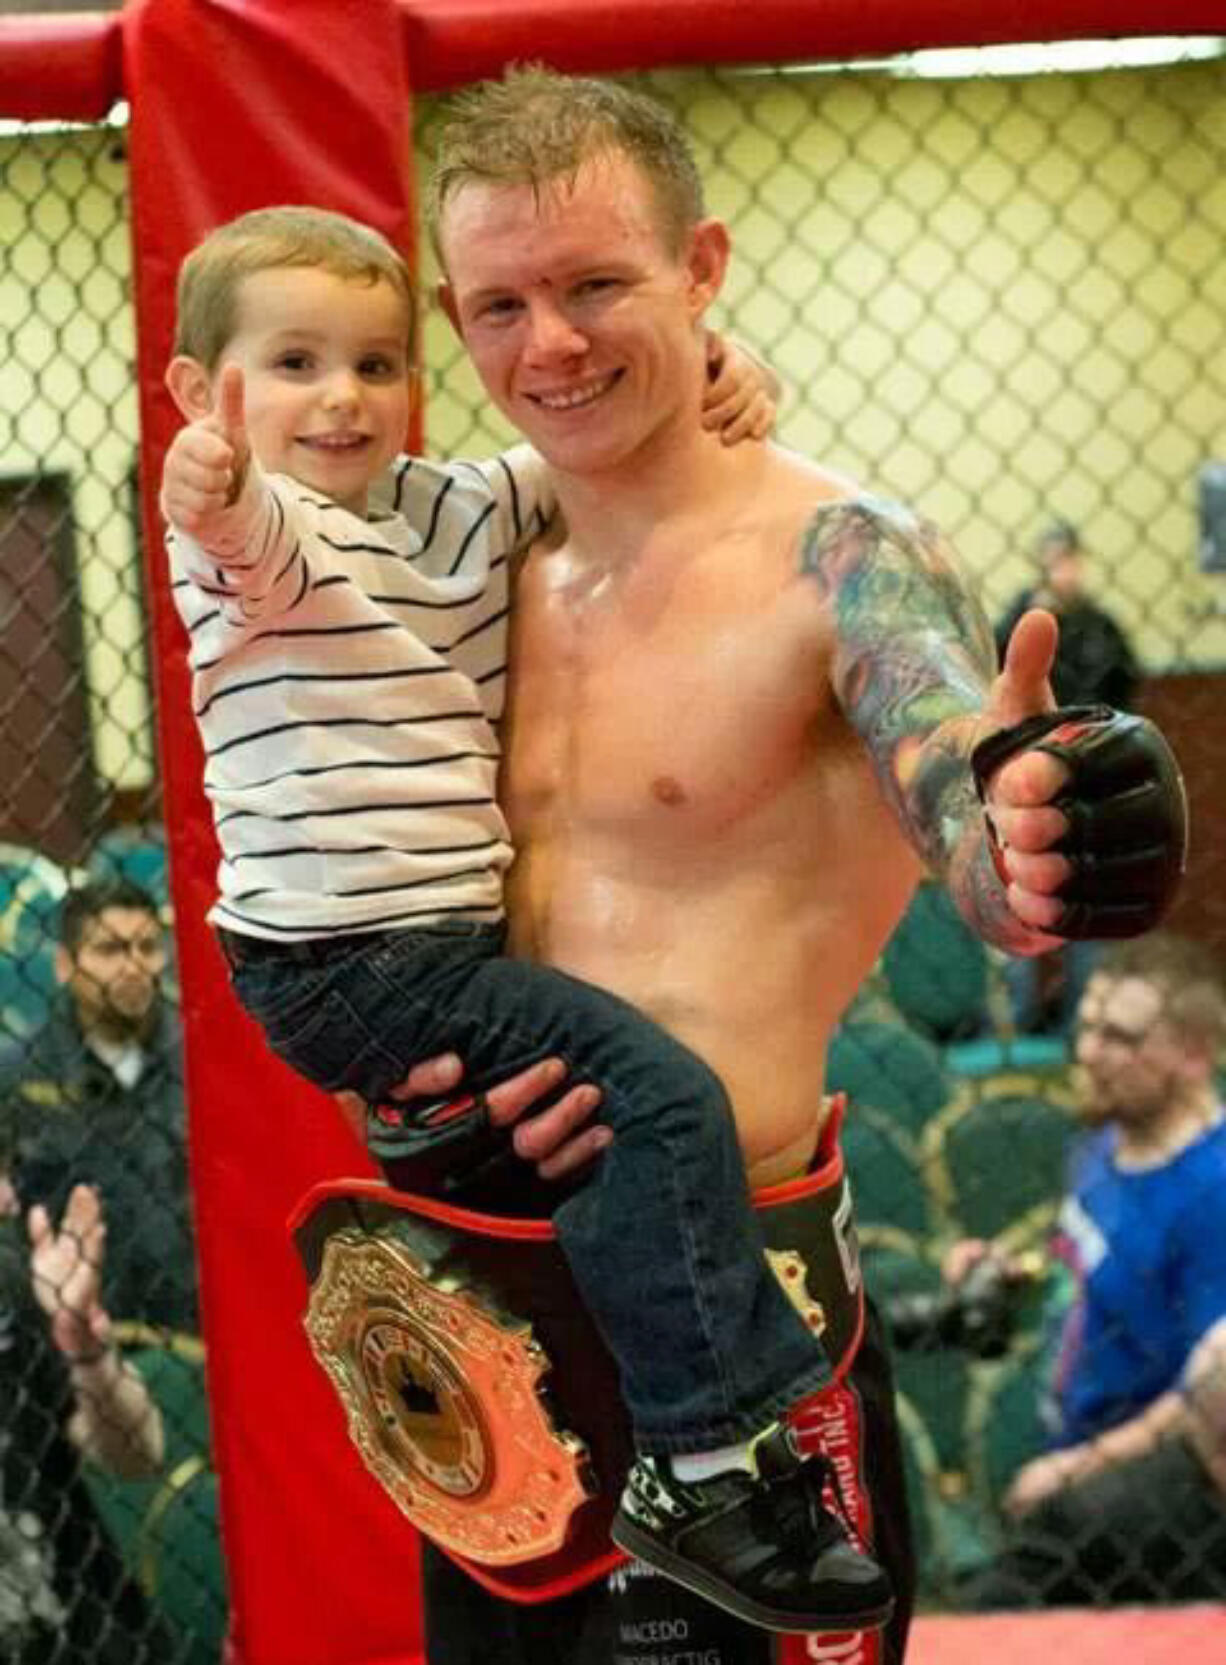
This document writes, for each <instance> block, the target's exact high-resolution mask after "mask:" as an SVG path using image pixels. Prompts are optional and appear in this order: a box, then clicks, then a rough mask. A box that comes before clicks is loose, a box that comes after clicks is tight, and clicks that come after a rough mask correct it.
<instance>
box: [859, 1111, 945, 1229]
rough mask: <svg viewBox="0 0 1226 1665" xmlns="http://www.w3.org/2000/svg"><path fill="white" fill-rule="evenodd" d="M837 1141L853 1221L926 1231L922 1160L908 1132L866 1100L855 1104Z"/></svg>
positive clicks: (926, 1209) (926, 1217) (916, 1145)
mask: <svg viewBox="0 0 1226 1665" xmlns="http://www.w3.org/2000/svg"><path fill="white" fill-rule="evenodd" d="M841 1143H842V1146H843V1156H844V1159H845V1160H846V1163H847V1172H848V1175H849V1176H850V1179H851V1189H852V1195H853V1196H854V1197H855V1201H856V1220H857V1222H858V1224H859V1225H860V1226H862V1227H863V1226H866V1225H881V1226H893V1227H896V1228H898V1229H899V1230H901V1231H906V1232H913V1233H915V1234H917V1235H922V1234H923V1233H925V1232H926V1231H927V1230H928V1228H929V1217H928V1216H929V1209H928V1192H927V1189H926V1187H925V1185H924V1173H923V1158H922V1157H921V1155H920V1148H919V1145H918V1144H917V1143H916V1141H915V1140H914V1139H913V1138H912V1137H911V1135H910V1134H909V1133H908V1132H907V1130H906V1129H905V1128H903V1127H900V1126H899V1125H898V1124H897V1123H896V1122H895V1121H894V1120H893V1119H892V1118H891V1117H890V1116H889V1115H887V1114H886V1113H885V1112H883V1111H881V1110H878V1109H876V1108H875V1107H874V1106H873V1105H871V1104H854V1105H852V1106H851V1107H850V1109H849V1110H848V1112H847V1117H846V1120H845V1121H844V1123H843V1131H842V1136H841Z"/></svg>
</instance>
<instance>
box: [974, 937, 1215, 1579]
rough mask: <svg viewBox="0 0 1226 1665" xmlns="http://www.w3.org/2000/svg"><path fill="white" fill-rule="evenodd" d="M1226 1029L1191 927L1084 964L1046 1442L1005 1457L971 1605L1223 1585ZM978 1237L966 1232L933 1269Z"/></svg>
mask: <svg viewBox="0 0 1226 1665" xmlns="http://www.w3.org/2000/svg"><path fill="white" fill-rule="evenodd" d="M1224 1040H1226V989H1224V988H1223V984H1222V981H1221V977H1220V973H1219V969H1218V967H1217V964H1216V962H1215V960H1214V957H1213V956H1212V955H1211V954H1210V953H1209V952H1208V951H1207V950H1205V949H1203V948H1201V947H1200V946H1199V945H1197V944H1195V943H1191V942H1187V941H1183V940H1181V939H1179V938H1177V937H1174V936H1170V935H1163V934H1155V935H1151V936H1149V937H1144V938H1141V939H1139V940H1137V941H1135V942H1131V943H1128V944H1126V945H1122V946H1120V947H1118V948H1115V949H1113V950H1111V951H1110V952H1109V953H1108V954H1107V955H1106V956H1105V957H1104V959H1103V961H1102V962H1101V964H1100V967H1099V969H1098V971H1097V972H1096V973H1095V975H1094V977H1093V978H1092V979H1091V981H1090V985H1089V988H1088V989H1087V991H1086V994H1085V997H1084V999H1083V1001H1082V1004H1081V1009H1080V1012H1079V1015H1078V1025H1077V1036H1076V1059H1077V1067H1078V1071H1079V1074H1080V1077H1081V1086H1082V1092H1083V1117H1084V1120H1085V1122H1086V1124H1087V1127H1088V1129H1089V1131H1088V1134H1087V1137H1086V1138H1085V1140H1084V1141H1083V1143H1082V1145H1081V1147H1080V1148H1079V1150H1078V1152H1077V1155H1076V1157H1075V1160H1074V1164H1073V1172H1072V1177H1071V1184H1070V1190H1069V1194H1068V1196H1067V1198H1066V1200H1065V1203H1064V1206H1063V1209H1062V1212H1061V1216H1060V1222H1059V1229H1058V1234H1057V1239H1056V1244H1055V1249H1056V1252H1057V1254H1058V1255H1059V1256H1060V1258H1061V1259H1062V1260H1063V1261H1064V1262H1065V1264H1066V1265H1067V1267H1068V1268H1069V1270H1070V1272H1071V1274H1072V1280H1071V1281H1072V1287H1073V1290H1074V1296H1073V1300H1072V1304H1071V1306H1070V1308H1069V1310H1068V1312H1067V1315H1066V1316H1065V1318H1064V1321H1063V1325H1062V1328H1061V1333H1060V1337H1059V1345H1058V1348H1057V1349H1056V1357H1055V1365H1054V1371H1053V1380H1052V1387H1051V1403H1050V1411H1051V1421H1052V1445H1051V1449H1050V1450H1049V1451H1048V1452H1047V1453H1046V1454H1044V1455H1043V1456H1040V1457H1038V1458H1036V1459H1034V1460H1033V1461H1032V1462H1030V1463H1028V1464H1027V1465H1026V1466H1025V1467H1023V1468H1022V1469H1021V1471H1020V1472H1019V1473H1018V1474H1017V1476H1016V1477H1015V1479H1014V1482H1013V1485H1012V1487H1011V1489H1010V1491H1009V1493H1008V1495H1007V1497H1006V1502H1005V1508H1006V1512H1007V1515H1008V1516H1009V1523H1008V1531H1007V1537H1006V1544H1005V1549H1004V1551H1003V1553H1002V1554H1001V1555H1000V1557H999V1558H998V1559H997V1560H996V1561H995V1562H994V1563H993V1564H992V1565H991V1566H989V1567H988V1568H986V1569H985V1570H984V1571H983V1572H982V1573H980V1574H979V1575H977V1576H976V1578H975V1580H974V1581H973V1584H972V1587H971V1589H970V1591H969V1593H968V1605H970V1606H973V1607H977V1608H1001V1607H1029V1606H1040V1605H1068V1604H1081V1603H1093V1604H1104V1603H1115V1602H1157V1601H1194V1600H1204V1599H1218V1600H1222V1599H1226V1211H1224V1210H1223V1206H1222V1197H1223V1195H1224V1194H1226V1120H1224V1117H1223V1106H1222V1103H1221V1099H1220V1097H1219V1094H1218V1090H1217V1087H1216V1084H1215V1063H1216V1061H1217V1058H1218V1055H1219V1053H1220V1049H1221V1047H1222V1044H1223V1041H1224ZM984 1252H990V1251H987V1250H986V1246H985V1245H982V1244H980V1245H969V1246H966V1245H964V1246H960V1247H959V1251H958V1252H957V1254H956V1256H955V1257H954V1260H953V1261H951V1262H950V1263H947V1276H950V1277H952V1278H955V1279H956V1278H958V1277H960V1276H961V1275H962V1274H963V1273H964V1272H965V1270H966V1268H967V1267H968V1266H969V1265H970V1264H972V1263H973V1262H974V1261H975V1259H976V1257H977V1256H978V1255H981V1254H982V1253H984Z"/></svg>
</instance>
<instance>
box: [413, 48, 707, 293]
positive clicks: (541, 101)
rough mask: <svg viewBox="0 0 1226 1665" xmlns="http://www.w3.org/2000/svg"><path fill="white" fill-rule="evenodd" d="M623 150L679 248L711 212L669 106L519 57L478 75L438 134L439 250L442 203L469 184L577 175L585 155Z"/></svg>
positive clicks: (435, 206) (433, 213) (434, 212)
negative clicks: (492, 74)
mask: <svg viewBox="0 0 1226 1665" xmlns="http://www.w3.org/2000/svg"><path fill="white" fill-rule="evenodd" d="M616 152H621V153H622V154H623V155H625V156H627V157H629V158H630V160H631V161H632V162H634V163H635V164H636V165H637V166H638V167H639V168H640V169H641V170H642V172H643V174H644V175H645V177H646V178H647V180H648V182H649V183H650V185H651V188H652V191H653V193H654V195H655V200H656V206H657V208H658V210H659V215H660V229H661V230H662V231H663V233H664V235H665V237H666V238H667V239H668V242H669V246H670V248H671V249H672V251H673V252H674V253H676V252H679V251H680V249H681V247H682V245H683V243H684V240H685V236H686V233H687V232H688V231H689V230H690V228H691V226H693V225H695V224H697V222H698V221H699V220H700V219H702V217H703V215H704V213H705V212H706V210H705V207H704V203H703V189H702V178H701V176H700V175H699V172H698V165H697V163H696V162H695V160H694V153H693V150H692V149H691V147H690V142H689V139H688V138H687V137H686V134H685V130H684V129H683V128H682V126H681V124H680V122H678V121H677V119H676V117H675V116H674V115H673V114H672V112H671V111H670V110H667V109H665V107H664V106H663V105H662V104H659V103H657V101H656V100H655V99H654V98H648V97H646V96H645V95H644V94H643V93H640V92H636V91H634V90H632V89H631V88H630V87H627V86H623V85H621V84H620V83H618V82H615V81H601V80H596V79H595V78H585V77H580V76H570V75H558V74H555V72H554V71H553V70H550V69H546V68H545V67H544V66H543V65H541V64H519V65H514V66H512V67H511V68H510V69H508V70H507V72H506V74H505V75H504V76H503V78H502V79H501V80H499V81H480V82H478V83H477V84H476V85H475V86H472V87H470V88H468V89H467V90H466V91H465V92H463V93H461V94H460V95H459V96H458V97H457V98H456V99H455V100H454V101H453V102H452V104H451V105H450V106H449V109H448V115H447V116H446V118H445V119H444V122H443V125H442V128H441V129H440V132H439V135H438V144H437V154H436V158H435V165H434V170H433V173H432V175H431V179H430V184H429V186H428V189H427V193H426V215H427V221H428V225H429V230H430V239H431V242H432V243H433V245H434V250H435V253H436V254H437V255H439V257H440V260H441V259H442V249H441V246H440V241H439V232H440V226H441V222H442V217H443V213H444V210H445V209H446V206H447V203H448V201H449V200H450V198H451V197H452V196H454V195H455V193H456V192H457V191H459V190H461V189H462V188H463V187H464V186H465V185H472V184H484V185H531V186H532V187H533V189H534V190H536V191H539V190H540V189H541V187H542V186H544V185H548V184H551V183H552V182H553V181H554V180H558V179H565V180H573V179H574V177H575V175H576V174H577V173H578V171H579V169H580V167H581V166H582V165H583V163H584V162H587V161H590V160H591V159H592V158H593V157H596V156H602V155H608V154H610V153H616Z"/></svg>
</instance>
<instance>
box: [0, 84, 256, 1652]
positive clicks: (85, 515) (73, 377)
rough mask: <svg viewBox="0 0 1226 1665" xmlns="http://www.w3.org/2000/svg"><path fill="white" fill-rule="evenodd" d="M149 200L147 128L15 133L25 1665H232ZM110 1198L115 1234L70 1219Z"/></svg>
mask: <svg viewBox="0 0 1226 1665" xmlns="http://www.w3.org/2000/svg"><path fill="white" fill-rule="evenodd" d="M127 197H128V191H127V170H126V166H125V160H124V131H123V120H122V115H119V116H118V117H117V118H116V120H115V121H114V122H113V123H108V124H100V125H98V126H96V127H78V128H67V129H65V128H52V127H45V128H40V127H34V126H25V127H20V126H15V125H13V124H6V128H5V130H4V131H3V132H2V133H0V247H2V252H0V320H2V339H3V342H4V350H3V353H2V354H0V361H2V362H0V390H2V391H0V1205H2V1206H0V1243H2V1249H0V1265H2V1266H3V1278H2V1283H0V1405H2V1406H3V1412H2V1413H0V1476H2V1482H0V1658H3V1659H4V1660H6V1661H8V1660H13V1661H18V1662H20V1665H26V1662H27V1661H39V1662H41V1661H44V1660H45V1661H51V1660H64V1661H78V1660H79V1661H85V1660H90V1661H94V1660H97V1661H99V1662H102V1661H107V1662H110V1661H123V1662H126V1665H132V1662H134V1661H141V1662H145V1661H148V1662H149V1665H153V1662H155V1661H156V1662H158V1665H160V1662H162V1661H166V1662H169V1661H184V1662H186V1661H193V1662H196V1665H206V1662H211V1661H216V1660H217V1658H218V1657H219V1653H220V1646H221V1637H222V1633H223V1629H224V1622H225V1593H224V1576H223V1572H222V1565H221V1558H220V1551H219V1547H218V1538H217V1529H216V1499H215V1480H214V1476H213V1473H212V1470H211V1467H210V1465H209V1461H208V1450H209V1442H208V1431H207V1425H206V1424H207V1419H206V1414H205V1401H204V1391H203V1354H202V1349H201V1344H200V1342H199V1339H198V1336H197V1333H196V1332H197V1328H198V1326H197V1323H196V1311H195V1294H194V1281H195V1273H194V1263H193V1255H192V1246H191V1240H190V1231H189V1226H188V1220H189V1213H190V1211H189V1204H188V1190H187V1173H186V1152H185V1127H184V1110H185V1106H184V1097H183V1083H182V1070H181V1059H180V1049H179V1041H178V1035H177V1020H176V1013H175V1005H176V1002H175V986H174V975H173V967H172V965H171V963H170V944H171V941H172V938H171V936H170V933H169V929H168V927H169V924H170V920H169V892H168V886H167V876H166V864H165V852H164V844H163V839H162V836H161V818H160V813H159V804H158V784H157V772H156V766H155V763H154V740H153V731H152V716H151V708H150V676H149V665H148V659H147V655H148V645H147V631H146V620H145V609H144V601H143V595H142V576H141V561H140V549H139V527H138V519H137V514H138V506H137V485H136V468H137V444H138V430H137V408H136V392H135V368H134V356H135V345H134V325H133V316H132V307H131V300H130V283H129V276H130V271H129V268H130V237H129V225H128V200H127ZM66 899H68V905H67V906H66V905H65V903H66ZM87 1030H88V1032H89V1033H90V1034H91V1035H92V1036H93V1037H94V1040H95V1042H97V1040H98V1038H99V1037H101V1041H102V1045H101V1052H102V1054H103V1055H102V1056H100V1055H99V1052H97V1051H95V1050H94V1049H93V1047H92V1046H90V1045H87V1044H86V1041H85V1034H86V1031H87ZM81 1182H83V1183H88V1184H90V1185H92V1186H94V1187H96V1188H97V1190H98V1192H99V1193H100V1194H101V1196H102V1198H103V1202H104V1205H105V1210H106V1237H105V1243H104V1244H103V1243H102V1242H101V1241H100V1240H99V1239H98V1237H97V1234H96V1233H93V1232H91V1231H89V1230H88V1229H86V1227H85V1225H84V1224H83V1217H82V1216H81V1214H80V1208H81V1203H80V1199H79V1198H78V1199H77V1201H75V1202H74V1203H72V1204H70V1203H69V1194H70V1192H71V1191H72V1188H73V1186H74V1185H75V1184H77V1183H81ZM35 1203H38V1204H42V1205H43V1206H44V1207H45V1208H46V1210H47V1212H48V1218H49V1220H50V1221H51V1222H52V1223H53V1230H52V1233H51V1235H50V1236H48V1237H47V1238H46V1239H44V1241H43V1242H42V1244H41V1245H40V1248H39V1250H38V1252H37V1254H36V1256H35V1258H34V1261H33V1263H32V1262H31V1257H30V1252H29V1249H28V1246H27V1244H26V1233H25V1227H24V1223H23V1221H22V1220H21V1218H20V1214H19V1212H18V1207H19V1206H20V1207H22V1208H24V1207H28V1206H30V1205H31V1204H35ZM66 1209H68V1210H69V1212H68V1213H67V1214H65V1210H66ZM64 1221H66V1222H67V1229H65V1230H63V1231H60V1230H59V1229H58V1228H59V1227H60V1226H61V1223H62V1222H64ZM99 1308H101V1310H103V1311H105V1312H106V1313H107V1314H108V1315H109V1316H110V1318H111V1320H112V1323H113V1328H112V1331H111V1335H110V1337H109V1340H110V1341H111V1342H113V1343H114V1344H115V1345H113V1346H109V1345H105V1344H104V1343H105V1342H106V1341H107V1340H108V1338H106V1337H104V1336H101V1335H100V1334H99V1333H98V1331H97V1328H96V1325H94V1324H91V1315H93V1314H94V1313H95V1312H96V1310H97V1309H99ZM69 1356H71V1357H73V1358H76V1359H78V1360H79V1361H80V1362H78V1363H77V1364H75V1365H74V1366H73V1367H71V1368H69V1366H68V1364H67V1358H68V1357H69ZM121 1364H122V1367H123V1368H122V1369H121ZM129 1372H135V1373H136V1374H135V1376H133V1375H131V1374H129ZM74 1436H75V1437H74ZM82 1438H83V1439H84V1440H85V1442H86V1443H85V1449H86V1451H87V1452H88V1453H90V1454H91V1455H90V1457H89V1460H87V1461H85V1462H81V1461H80V1458H79V1452H78V1446H79V1441H80V1439H82Z"/></svg>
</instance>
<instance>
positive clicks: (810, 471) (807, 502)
mask: <svg viewBox="0 0 1226 1665" xmlns="http://www.w3.org/2000/svg"><path fill="white" fill-rule="evenodd" d="M769 478H770V485H771V489H772V492H773V493H775V494H777V495H776V499H775V500H776V501H778V502H781V503H784V504H788V505H794V506H795V507H796V509H797V510H798V511H799V512H800V513H801V514H802V515H803V516H804V517H805V519H806V521H807V523H808V524H810V525H814V524H816V525H822V526H841V525H846V526H849V527H854V526H857V525H858V526H861V527H864V528H866V529H871V530H872V531H874V532H875V533H877V534H879V535H883V536H887V537H893V538H897V537H905V538H913V537H915V536H916V535H917V533H919V532H920V531H921V530H923V529H928V530H929V531H931V530H932V527H931V523H930V522H928V521H926V520H925V519H924V517H923V516H922V515H921V514H920V513H919V512H918V511H917V510H916V509H915V508H914V507H913V506H912V505H911V504H909V503H905V502H904V501H903V500H902V499H901V498H896V497H891V496H889V495H888V494H886V493H884V492H879V491H874V490H872V489H870V488H869V487H866V486H864V485H862V484H861V483H860V482H859V481H858V480H854V479H852V478H851V476H850V475H846V474H841V473H839V472H837V471H836V470H834V469H831V468H827V467H826V466H825V465H824V464H821V463H816V462H813V461H812V460H811V459H810V458H808V457H805V456H803V455H801V453H800V452H798V451H792V450H789V449H788V448H787V447H786V446H779V445H776V446H773V447H772V458H771V467H770V471H769Z"/></svg>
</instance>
